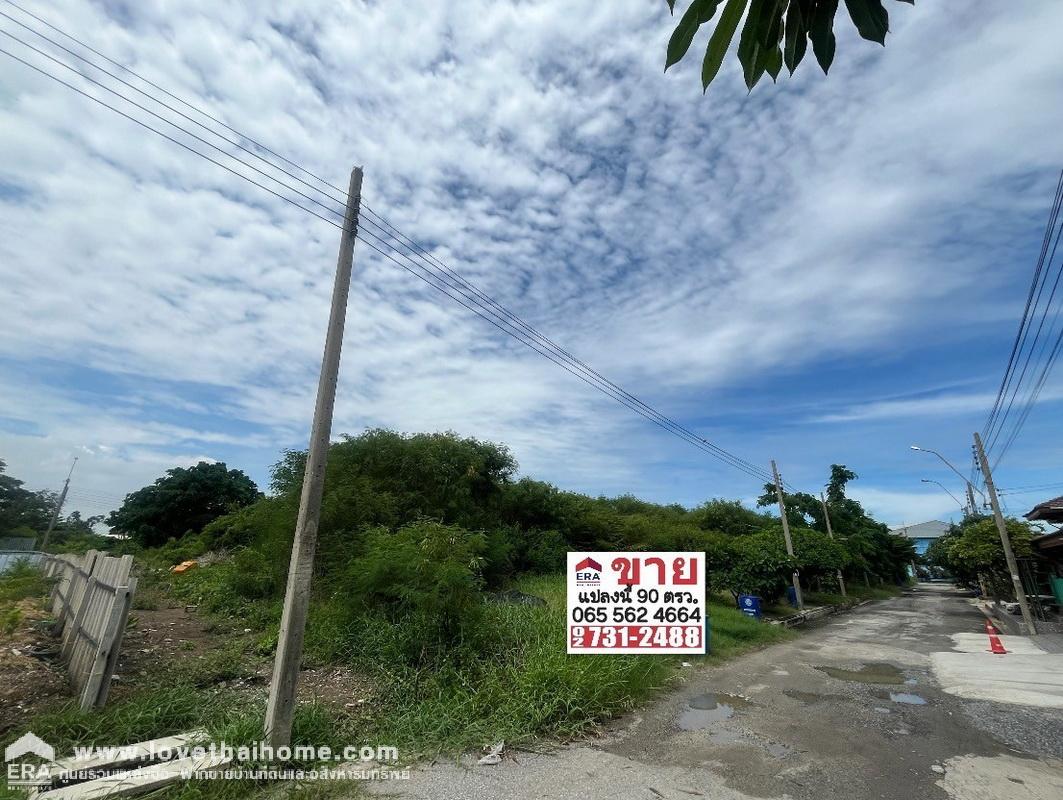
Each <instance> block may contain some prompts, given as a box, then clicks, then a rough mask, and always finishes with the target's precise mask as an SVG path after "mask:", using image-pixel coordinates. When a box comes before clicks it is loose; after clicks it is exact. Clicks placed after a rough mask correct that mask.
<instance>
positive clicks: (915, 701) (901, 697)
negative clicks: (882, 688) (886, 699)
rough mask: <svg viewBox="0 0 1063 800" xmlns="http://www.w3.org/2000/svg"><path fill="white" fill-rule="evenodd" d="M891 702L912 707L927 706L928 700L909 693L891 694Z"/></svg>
mask: <svg viewBox="0 0 1063 800" xmlns="http://www.w3.org/2000/svg"><path fill="white" fill-rule="evenodd" d="M890 700H892V701H893V702H894V703H905V704H907V705H910V706H925V705H926V698H924V697H920V696H919V695H917V694H911V693H909V692H890Z"/></svg>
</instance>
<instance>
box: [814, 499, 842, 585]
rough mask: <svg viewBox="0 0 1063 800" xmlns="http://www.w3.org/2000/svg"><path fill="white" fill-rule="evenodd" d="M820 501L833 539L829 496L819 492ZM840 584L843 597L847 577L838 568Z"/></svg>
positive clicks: (828, 530) (828, 534)
mask: <svg viewBox="0 0 1063 800" xmlns="http://www.w3.org/2000/svg"><path fill="white" fill-rule="evenodd" d="M819 502H821V503H822V504H823V519H824V520H826V522H827V536H829V537H830V538H831V539H833V538H834V531H833V530H831V527H830V512H829V511H827V498H826V497H825V496H824V495H823V492H820V493H819ZM838 586H840V587H841V590H842V597H846V594H845V578H843V577H842V571H841V570H838Z"/></svg>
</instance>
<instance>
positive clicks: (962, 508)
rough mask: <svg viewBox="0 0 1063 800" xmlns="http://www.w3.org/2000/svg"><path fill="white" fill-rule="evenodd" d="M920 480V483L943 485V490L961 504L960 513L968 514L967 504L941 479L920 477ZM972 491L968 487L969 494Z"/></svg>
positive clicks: (958, 504) (957, 503)
mask: <svg viewBox="0 0 1063 800" xmlns="http://www.w3.org/2000/svg"><path fill="white" fill-rule="evenodd" d="M919 481H920V483H936V484H937V485H938V486H940V487H941V491H943V492H944V493H945V494H947V495H948V496H949V497H951V498H952V499H953V501H954V502H955V503H956V505H957V506H959V508H960V513H962V514H963V515H964V516H967V508H966V506H964V505H963V503H961V502H960V501H959V498H957V497H956V495H954V494H953V493H952V492H950V491H949V490H948V489H946V488H945V484H943V483H942V482H941V481H934V480H930V479H929V478H920V479H919ZM970 491H971V490H970V488H968V489H967V492H968V494H969V493H970ZM972 513H973V512H972Z"/></svg>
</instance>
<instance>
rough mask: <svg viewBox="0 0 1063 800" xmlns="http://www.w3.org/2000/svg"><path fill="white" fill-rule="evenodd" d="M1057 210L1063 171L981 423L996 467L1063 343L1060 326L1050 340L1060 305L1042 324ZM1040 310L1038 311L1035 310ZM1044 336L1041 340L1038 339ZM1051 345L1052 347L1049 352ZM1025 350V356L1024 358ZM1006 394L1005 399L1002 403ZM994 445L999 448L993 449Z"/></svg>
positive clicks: (1061, 204)
mask: <svg viewBox="0 0 1063 800" xmlns="http://www.w3.org/2000/svg"><path fill="white" fill-rule="evenodd" d="M1061 208H1063V172H1061V173H1060V178H1059V181H1058V182H1057V185H1056V193H1055V197H1054V200H1053V204H1052V209H1051V212H1050V214H1049V219H1048V224H1047V226H1046V228H1045V236H1044V239H1043V240H1042V246H1041V254H1040V256H1039V258H1038V261H1037V265H1036V268H1035V270H1034V276H1033V280H1032V281H1031V284H1030V291H1029V293H1028V295H1027V301H1026V307H1025V308H1024V310H1023V316H1022V319H1021V320H1020V323H1019V331H1018V333H1017V334H1016V339H1015V342H1014V344H1013V347H1012V356H1011V357H1010V358H1009V360H1008V365H1007V367H1006V368H1005V375H1004V379H1003V380H1002V381H1001V388H1000V391H999V392H998V395H997V401H996V402H995V403H994V407H993V409H991V411H990V415H989V417H988V419H987V421H986V456H987V458H988V457H991V456H992V457H994V462H993V466H992V468H993V469H996V467H997V465H999V464H1000V462H1001V460H1002V459H1003V458H1004V456H1005V455H1006V454H1007V452H1008V450H1010V448H1011V446H1012V445H1013V444H1014V442H1015V440H1016V439H1017V438H1018V436H1019V433H1020V432H1021V430H1022V428H1023V426H1024V425H1025V424H1026V420H1027V419H1028V418H1029V416H1030V413H1031V412H1032V410H1033V408H1034V407H1035V405H1036V404H1037V400H1038V399H1039V397H1040V395H1041V392H1042V390H1043V389H1044V385H1045V383H1046V382H1047V380H1048V376H1049V374H1050V373H1051V370H1052V367H1053V366H1054V364H1055V361H1056V359H1057V357H1058V354H1059V348H1060V344H1061V342H1063V329H1061V330H1060V333H1059V335H1058V336H1057V337H1056V339H1055V343H1054V344H1052V341H1053V334H1054V332H1055V330H1056V325H1057V323H1058V321H1059V317H1060V312H1061V311H1063V303H1061V304H1060V305H1058V306H1056V308H1055V312H1054V314H1052V320H1051V323H1050V324H1049V325H1048V328H1047V330H1046V328H1045V323H1046V321H1047V320H1048V318H1049V313H1050V312H1051V311H1052V308H1053V301H1054V300H1055V299H1056V294H1057V291H1058V289H1059V285H1060V279H1061V277H1063V264H1061V265H1060V266H1059V268H1058V269H1057V270H1056V275H1055V280H1051V278H1052V269H1053V263H1054V261H1055V257H1056V252H1057V250H1058V247H1059V242H1060V238H1061V236H1063V224H1060V225H1059V226H1058V227H1057V222H1058V221H1059V219H1060V210H1061ZM1053 240H1054V241H1053ZM1050 281H1051V287H1052V288H1051V290H1050V291H1049V293H1048V299H1047V301H1046V302H1045V303H1044V304H1043V305H1042V303H1041V300H1042V297H1043V296H1044V292H1045V289H1046V287H1047V286H1048V285H1049V283H1050ZM1039 310H1040V314H1038V311H1039ZM1038 316H1039V317H1040V319H1039V321H1038V322H1037V326H1036V329H1034V327H1033V326H1034V320H1035V319H1037V317H1038ZM1031 332H1032V336H1031ZM1043 334H1044V337H1045V338H1042V335H1043ZM1038 345H1040V346H1038ZM1050 346H1051V350H1049V347H1050ZM1046 352H1047V353H1048V355H1047V358H1045V354H1046ZM1024 354H1025V357H1023V355H1024ZM1020 361H1021V362H1022V366H1021V369H1020V368H1019V362H1020ZM1031 367H1032V371H1031ZM1017 370H1018V371H1017ZM1016 371H1017V372H1016ZM1028 373H1029V374H1030V376H1031V379H1030V382H1026V376H1027V374H1028ZM1013 382H1014V385H1013ZM1009 394H1010V396H1009ZM1021 395H1025V396H1024V398H1023V400H1022V401H1021V404H1020V406H1019V410H1018V412H1017V414H1018V415H1017V417H1016V418H1015V419H1014V421H1013V422H1012V425H1011V428H1010V430H1009V429H1008V428H1007V423H1008V419H1009V417H1010V416H1011V412H1012V410H1013V409H1014V408H1015V407H1016V406H1015V403H1016V401H1017V400H1019V398H1020V396H1021ZM1005 397H1007V402H1006V404H1005ZM998 444H999V450H998V449H997V446H998Z"/></svg>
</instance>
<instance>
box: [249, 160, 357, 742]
mask: <svg viewBox="0 0 1063 800" xmlns="http://www.w3.org/2000/svg"><path fill="white" fill-rule="evenodd" d="M361 195H362V168H361V167H355V168H354V170H353V171H352V172H351V182H350V187H349V189H348V191H347V209H346V211H345V212H344V215H343V232H342V233H341V234H340V252H339V258H338V260H337V263H336V282H335V283H334V284H333V287H332V310H331V312H330V314H329V322H328V333H327V334H326V336H325V353H324V355H323V357H322V359H321V377H320V379H319V380H318V385H317V405H316V406H315V408H314V423H313V427H312V428H311V431H310V449H309V452H308V454H307V459H306V471H305V473H304V474H303V491H302V495H301V496H300V498H299V516H298V518H297V520H296V523H295V541H294V542H293V544H292V558H291V562H290V563H289V565H288V586H287V590H286V592H285V595H284V612H283V614H282V615H281V627H280V634H279V636H278V640H277V654H276V656H275V658H274V660H273V681H272V682H271V683H270V687H269V701H268V703H267V705H266V725H265V730H266V739H267V740H268V742H269V744H270V745H272V746H273V747H275V748H276V747H284V746H288V745H290V744H291V738H292V718H293V716H294V713H295V691H296V683H297V681H298V678H299V664H300V661H301V660H302V655H303V635H304V633H305V631H306V615H307V610H308V608H309V605H310V578H311V576H312V573H313V569H314V549H315V547H316V545H317V526H318V520H319V518H320V516H321V497H322V493H323V491H324V486H325V462H326V460H327V459H328V448H329V434H330V433H331V431H332V410H333V406H334V405H335V401H336V379H337V377H338V375H339V369H340V349H341V347H342V345H343V323H344V320H345V318H346V314H347V295H348V292H349V290H350V286H351V268H352V264H353V261H354V240H355V236H356V235H357V233H358V212H359V207H360V204H361Z"/></svg>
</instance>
